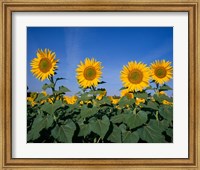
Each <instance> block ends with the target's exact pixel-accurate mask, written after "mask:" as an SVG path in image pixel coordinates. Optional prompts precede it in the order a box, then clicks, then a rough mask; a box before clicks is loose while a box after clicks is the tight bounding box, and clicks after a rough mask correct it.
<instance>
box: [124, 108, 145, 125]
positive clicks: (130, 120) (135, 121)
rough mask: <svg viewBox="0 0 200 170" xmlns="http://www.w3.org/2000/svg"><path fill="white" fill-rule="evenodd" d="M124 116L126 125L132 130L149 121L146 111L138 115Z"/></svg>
mask: <svg viewBox="0 0 200 170" xmlns="http://www.w3.org/2000/svg"><path fill="white" fill-rule="evenodd" d="M124 116H125V118H124V123H126V124H127V125H128V127H129V128H130V129H133V128H136V127H138V126H141V125H143V124H144V123H146V121H147V113H146V112H144V111H139V112H138V113H137V114H133V113H129V114H125V115H124Z"/></svg>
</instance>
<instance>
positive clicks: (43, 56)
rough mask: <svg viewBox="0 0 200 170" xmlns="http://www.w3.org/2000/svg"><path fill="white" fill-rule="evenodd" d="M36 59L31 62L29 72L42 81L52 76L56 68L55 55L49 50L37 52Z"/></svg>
mask: <svg viewBox="0 0 200 170" xmlns="http://www.w3.org/2000/svg"><path fill="white" fill-rule="evenodd" d="M36 55H37V58H34V59H33V60H32V61H31V64H30V65H31V67H32V69H31V72H32V73H33V75H34V76H35V77H36V78H38V79H39V80H41V81H43V80H45V79H47V78H48V77H49V76H50V75H54V71H55V69H56V68H57V62H58V60H56V59H55V53H54V52H52V51H50V50H49V49H44V51H42V50H40V49H39V50H38V51H37V53H36Z"/></svg>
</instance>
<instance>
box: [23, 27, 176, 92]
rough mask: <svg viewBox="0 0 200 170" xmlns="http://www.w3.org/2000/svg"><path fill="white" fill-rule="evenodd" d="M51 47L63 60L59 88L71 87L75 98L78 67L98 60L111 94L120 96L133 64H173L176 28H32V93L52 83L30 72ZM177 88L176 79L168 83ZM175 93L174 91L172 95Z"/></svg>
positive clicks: (29, 48) (29, 82)
mask: <svg viewBox="0 0 200 170" xmlns="http://www.w3.org/2000/svg"><path fill="white" fill-rule="evenodd" d="M45 48H48V49H50V50H52V51H54V52H55V53H56V56H57V58H58V59H59V64H58V71H57V75H56V77H64V78H66V80H63V81H61V82H60V83H58V85H64V86H66V87H68V88H69V89H70V90H71V92H70V93H68V95H74V94H75V93H77V92H78V91H79V88H78V87H79V86H78V84H77V81H76V77H75V76H76V72H75V70H76V68H77V65H78V64H79V63H80V61H84V59H85V58H86V57H89V58H92V57H94V58H95V59H96V60H98V61H101V62H102V65H103V67H104V68H103V74H102V79H101V80H103V81H105V82H107V83H105V84H102V85H100V86H99V87H102V88H106V89H107V94H108V95H119V94H120V91H119V89H120V88H121V87H122V83H121V81H120V71H121V69H122V67H123V65H126V64H127V63H128V62H129V61H134V60H136V61H138V62H139V61H142V62H144V63H146V64H148V65H149V64H150V63H151V62H153V61H155V60H161V59H165V60H169V61H171V62H173V28H172V27H28V28H27V85H28V87H29V91H35V92H40V91H42V85H43V84H44V83H48V80H45V81H43V82H41V81H39V80H38V79H36V78H35V77H34V76H33V75H32V73H31V72H30V69H31V67H30V62H31V60H32V59H33V58H35V57H36V52H37V50H38V49H45ZM167 84H168V85H170V86H173V80H171V81H170V82H169V83H167ZM171 93H172V92H171Z"/></svg>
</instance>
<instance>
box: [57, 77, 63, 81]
mask: <svg viewBox="0 0 200 170" xmlns="http://www.w3.org/2000/svg"><path fill="white" fill-rule="evenodd" d="M59 80H65V78H62V77H59V78H57V79H56V81H59Z"/></svg>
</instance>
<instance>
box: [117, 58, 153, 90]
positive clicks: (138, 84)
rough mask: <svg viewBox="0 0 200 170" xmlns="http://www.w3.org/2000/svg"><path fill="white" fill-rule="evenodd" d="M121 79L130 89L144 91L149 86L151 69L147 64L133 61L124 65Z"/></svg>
mask: <svg viewBox="0 0 200 170" xmlns="http://www.w3.org/2000/svg"><path fill="white" fill-rule="evenodd" d="M120 79H121V81H122V83H123V85H124V87H128V90H129V91H142V90H143V89H144V88H145V87H148V86H149V79H150V71H149V68H148V67H147V66H146V64H143V63H141V62H139V63H137V62H136V61H135V62H133V61H131V62H128V65H126V66H123V69H122V71H121V75H120Z"/></svg>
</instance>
